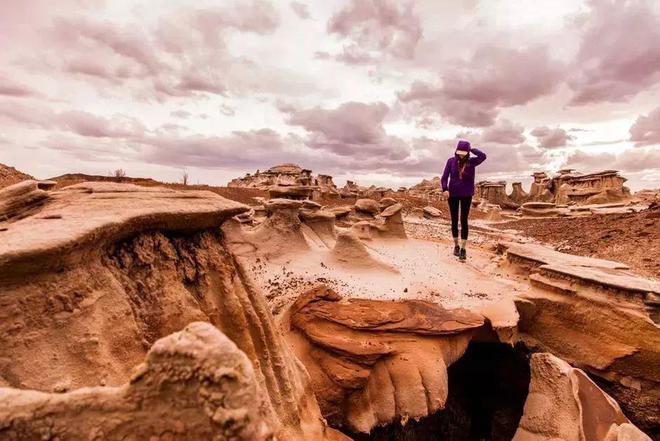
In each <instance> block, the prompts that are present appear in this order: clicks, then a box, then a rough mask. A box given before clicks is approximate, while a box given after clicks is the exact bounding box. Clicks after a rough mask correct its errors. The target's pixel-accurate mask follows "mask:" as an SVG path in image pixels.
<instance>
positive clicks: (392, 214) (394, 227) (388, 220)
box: [380, 203, 407, 239]
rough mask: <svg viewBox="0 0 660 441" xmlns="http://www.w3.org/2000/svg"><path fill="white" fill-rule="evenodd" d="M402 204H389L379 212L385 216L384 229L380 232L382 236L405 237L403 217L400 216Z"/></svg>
mask: <svg viewBox="0 0 660 441" xmlns="http://www.w3.org/2000/svg"><path fill="white" fill-rule="evenodd" d="M402 209H403V205H401V204H400V203H396V204H394V205H390V206H389V207H387V208H386V209H385V210H383V212H382V213H381V214H380V215H381V216H382V217H384V218H385V225H384V226H385V229H384V231H383V232H382V233H381V234H382V235H384V236H389V237H399V238H402V239H405V238H406V237H407V235H406V230H405V228H404V226H403V217H402V216H401V210H402Z"/></svg>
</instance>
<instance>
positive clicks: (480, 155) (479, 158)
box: [469, 148, 486, 166]
mask: <svg viewBox="0 0 660 441" xmlns="http://www.w3.org/2000/svg"><path fill="white" fill-rule="evenodd" d="M470 151H471V152H472V153H474V156H475V157H474V158H470V159H469V161H470V164H472V165H475V166H476V165H479V164H481V163H482V162H484V161H485V160H486V154H485V153H484V152H482V151H481V150H479V149H475V148H473V149H471V150H470Z"/></svg>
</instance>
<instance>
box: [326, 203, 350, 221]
mask: <svg viewBox="0 0 660 441" xmlns="http://www.w3.org/2000/svg"><path fill="white" fill-rule="evenodd" d="M328 211H330V212H331V213H332V214H334V215H335V218H336V219H340V218H343V217H346V216H348V215H349V214H350V213H351V211H353V209H352V208H351V207H349V206H342V207H332V208H330V209H329V210H328Z"/></svg>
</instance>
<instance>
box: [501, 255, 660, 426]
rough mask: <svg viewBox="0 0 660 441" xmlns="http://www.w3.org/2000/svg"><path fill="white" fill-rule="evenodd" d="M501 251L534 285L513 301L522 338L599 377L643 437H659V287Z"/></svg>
mask: <svg viewBox="0 0 660 441" xmlns="http://www.w3.org/2000/svg"><path fill="white" fill-rule="evenodd" d="M501 245H502V246H504V247H505V248H506V255H507V259H508V261H509V262H510V263H511V264H513V265H515V266H516V267H518V268H522V269H523V270H524V272H526V273H528V274H529V279H530V282H531V285H532V289H530V290H529V291H528V292H527V293H525V294H521V295H520V296H519V298H518V299H517V300H516V301H515V303H516V306H517V309H518V311H519V314H520V322H519V324H518V332H519V337H520V338H521V339H522V340H523V341H524V342H525V343H526V344H527V345H528V346H529V347H532V348H537V349H539V350H542V351H545V352H551V353H552V354H554V355H556V356H558V357H561V358H562V359H564V360H566V361H567V362H569V363H571V364H573V365H577V366H580V367H581V368H583V369H584V370H586V371H587V372H589V373H590V374H593V375H596V376H597V377H598V378H600V379H601V384H602V385H603V387H604V388H605V389H606V390H607V392H608V393H610V394H611V395H612V396H614V398H616V399H617V401H619V402H620V403H621V404H622V406H623V407H624V409H625V411H626V412H627V414H628V415H629V416H630V417H631V418H632V419H633V420H634V421H635V423H636V424H637V425H638V426H639V427H640V428H641V429H642V430H648V431H654V430H655V431H656V432H657V428H658V427H660V420H659V419H658V415H660V406H659V405H658V403H660V401H659V400H658V396H659V395H658V391H659V390H660V369H658V366H660V352H659V351H658V347H660V332H659V331H658V326H657V321H658V317H659V314H658V304H657V303H656V302H655V301H654V299H656V298H657V296H658V295H660V284H659V283H658V282H656V281H653V280H648V279H644V278H641V277H638V276H636V275H634V274H631V273H630V272H629V271H628V270H627V266H626V265H623V264H620V263H618V262H611V261H607V260H601V259H592V258H588V257H580V256H571V255H567V254H563V253H559V252H556V251H553V250H551V249H548V248H546V247H543V246H540V245H534V244H511V243H503V244H501Z"/></svg>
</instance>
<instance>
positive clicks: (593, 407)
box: [513, 353, 651, 441]
mask: <svg viewBox="0 0 660 441" xmlns="http://www.w3.org/2000/svg"><path fill="white" fill-rule="evenodd" d="M530 367H531V382H530V385H529V394H528V395H527V401H526V402H525V408H524V410H523V416H522V418H521V420H520V424H519V426H518V430H517V431H516V434H515V436H514V437H513V441H531V440H534V441H550V440H558V439H564V440H573V439H574V440H578V439H585V440H603V441H650V440H651V438H649V437H648V436H647V435H646V434H644V433H643V432H642V431H641V430H639V429H638V428H637V427H635V426H634V425H633V424H631V422H630V421H629V420H628V418H626V416H625V415H624V414H623V412H621V409H620V408H619V405H618V404H617V403H616V401H614V400H613V399H612V398H611V397H610V396H609V395H607V394H606V393H605V392H604V391H603V390H601V389H600V388H599V387H598V386H597V385H596V384H595V383H594V382H593V381H591V379H590V378H589V377H588V376H587V375H586V374H585V373H584V372H583V371H582V370H581V369H576V368H573V367H571V365H569V364H568V363H566V362H565V361H563V360H561V359H559V358H557V357H555V356H554V355H552V354H548V353H537V354H534V355H532V357H531V360H530Z"/></svg>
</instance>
